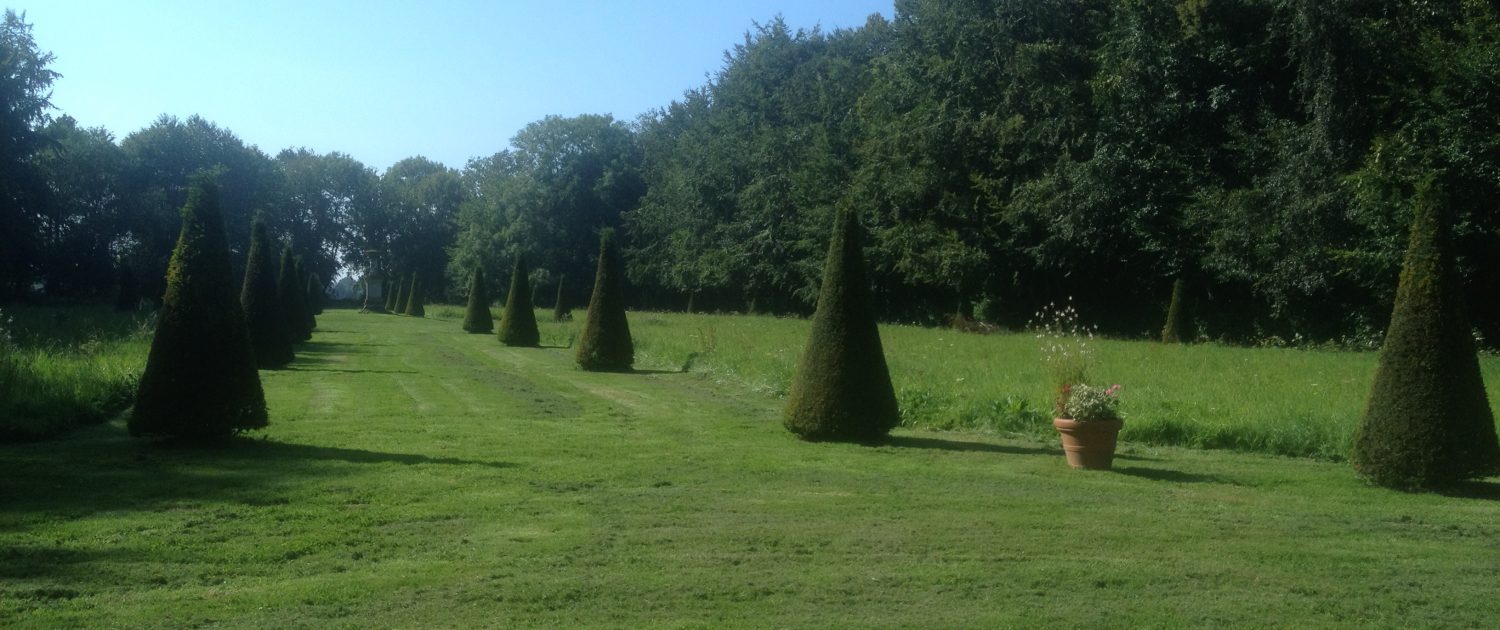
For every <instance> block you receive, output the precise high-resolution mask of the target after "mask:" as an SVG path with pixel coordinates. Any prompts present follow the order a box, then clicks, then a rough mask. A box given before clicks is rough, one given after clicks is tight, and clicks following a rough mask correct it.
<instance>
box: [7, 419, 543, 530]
mask: <svg viewBox="0 0 1500 630" xmlns="http://www.w3.org/2000/svg"><path fill="white" fill-rule="evenodd" d="M0 461H5V462H6V474H5V475H4V476H3V477H0V496H4V497H5V500H4V501H0V515H7V514H9V515H14V514H27V513H38V514H46V515H48V518H49V520H50V519H58V518H81V517H86V516H88V515H91V514H94V513H98V512H108V511H118V510H124V511H145V510H157V509H162V506H163V505H173V504H177V503H180V502H184V501H186V502H193V501H213V502H231V503H240V504H245V505H276V504H280V503H284V502H285V501H286V499H285V496H286V495H287V494H297V493H299V492H303V493H305V492H306V490H305V489H302V490H298V489H297V487H298V486H302V485H305V484H306V483H308V481H309V480H310V479H329V478H340V477H346V476H349V475H354V474H358V473H357V472H356V470H357V469H356V468H355V467H354V466H351V465H355V466H366V465H400V466H455V467H468V468H471V469H472V468H478V469H488V470H497V469H507V468H513V467H514V466H515V464H511V463H508V462H502V461H484V460H470V459H460V458H453V457H440V456H431V455H422V454H418V453H388V452H379V451H370V450H364V449H356V448H343V447H337V446H319V445H311V444H291V443H285V442H276V441H271V440H263V439H253V438H248V437H237V438H231V439H228V440H219V441H215V442H190V441H182V440H157V441H150V440H140V439H133V438H131V437H130V436H129V435H127V434H126V432H125V429H124V426H123V425H122V423H121V422H119V421H116V422H113V423H110V424H107V425H102V426H99V427H94V428H91V429H88V430H85V431H80V432H78V433H75V434H74V435H73V436H72V437H71V438H69V439H66V440H58V441H52V442H46V443H38V444H24V445H6V446H4V447H0ZM25 520H26V519H15V518H0V530H4V529H11V528H14V527H17V526H19V524H20V523H22V522H24V521H25Z"/></svg>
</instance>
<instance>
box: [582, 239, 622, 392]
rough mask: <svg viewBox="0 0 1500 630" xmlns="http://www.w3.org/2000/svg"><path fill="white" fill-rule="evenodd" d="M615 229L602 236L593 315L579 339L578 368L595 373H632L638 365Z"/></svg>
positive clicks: (590, 301)
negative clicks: (626, 311)
mask: <svg viewBox="0 0 1500 630" xmlns="http://www.w3.org/2000/svg"><path fill="white" fill-rule="evenodd" d="M622 271H623V270H622V269H620V255H619V253H618V252H617V251H615V233H614V230H609V229H606V230H604V231H603V233H602V234H600V235H599V267H598V270H597V271H595V273H594V293H593V295H592V296H591V297H590V298H589V314H588V316H587V319H586V320H585V321H584V324H583V333H582V335H581V336H580V337H579V338H578V355H577V358H578V366H579V367H581V368H583V369H585V370H589V371H591V372H629V371H630V366H631V365H633V364H634V363H635V344H634V342H632V341H631V339H630V322H629V321H627V320H626V319H625V286H624V282H625V279H624V274H623V273H622Z"/></svg>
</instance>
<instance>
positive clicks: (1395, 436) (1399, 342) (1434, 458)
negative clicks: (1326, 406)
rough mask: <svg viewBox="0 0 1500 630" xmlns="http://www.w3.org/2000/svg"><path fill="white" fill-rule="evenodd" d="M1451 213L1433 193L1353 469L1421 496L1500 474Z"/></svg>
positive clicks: (1424, 197)
mask: <svg viewBox="0 0 1500 630" xmlns="http://www.w3.org/2000/svg"><path fill="white" fill-rule="evenodd" d="M1451 221H1452V213H1451V211H1450V210H1449V209H1448V208H1447V203H1446V200H1444V199H1443V198H1442V197H1441V194H1440V193H1439V192H1437V191H1435V190H1434V189H1433V187H1432V185H1431V184H1430V183H1428V184H1424V185H1423V186H1422V187H1421V190H1419V191H1418V193H1417V204H1416V207H1415V216H1414V217H1413V220H1412V228H1411V240H1410V242H1409V244H1408V246H1407V250H1406V259H1405V261H1404V263H1403V264H1402V267H1401V280H1400V284H1399V285H1397V289H1396V304H1395V307H1394V308H1393V309H1392V311H1391V325H1390V328H1388V329H1387V330H1386V335H1385V345H1384V346H1383V347H1382V349H1381V351H1380V362H1379V364H1378V366H1377V367H1376V369H1375V381H1374V384H1373V385H1372V386H1371V388H1370V398H1369V400H1368V402H1367V403H1366V405H1365V413H1364V417H1363V418H1362V420H1361V422H1360V425H1359V427H1358V428H1357V429H1356V430H1355V432H1354V444H1353V451H1352V453H1351V454H1350V461H1351V462H1352V463H1353V464H1354V469H1355V470H1356V471H1358V473H1359V474H1360V475H1361V476H1363V477H1365V478H1366V479H1369V480H1370V481H1372V482H1374V483H1377V484H1380V485H1384V486H1392V487H1400V488H1417V487H1429V486H1434V485H1441V484H1445V483H1451V482H1454V481H1459V480H1463V479H1471V478H1475V477H1482V476H1486V475H1490V474H1494V473H1497V472H1500V443H1497V441H1496V436H1495V419H1494V417H1493V416H1492V415H1491V413H1490V405H1489V401H1488V399H1487V398H1486V396H1485V391H1484V381H1483V379H1482V378H1481V377H1480V374H1479V359H1478V357H1477V355H1476V354H1475V348H1474V338H1473V336H1472V332H1471V329H1470V328H1469V320H1468V314H1467V313H1466V312H1465V306H1464V302H1463V291H1462V286H1461V285H1460V284H1459V281H1458V275H1457V273H1456V271H1455V269H1454V263H1453V251H1452V245H1451V243H1450V240H1451V235H1450V234H1449V232H1450V230H1451V227H1450V223H1451Z"/></svg>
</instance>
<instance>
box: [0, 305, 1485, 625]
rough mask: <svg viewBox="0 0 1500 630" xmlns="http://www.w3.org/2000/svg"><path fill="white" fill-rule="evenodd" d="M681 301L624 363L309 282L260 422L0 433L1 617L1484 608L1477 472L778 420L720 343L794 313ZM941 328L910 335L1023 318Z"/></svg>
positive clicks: (1213, 615)
mask: <svg viewBox="0 0 1500 630" xmlns="http://www.w3.org/2000/svg"><path fill="white" fill-rule="evenodd" d="M678 317H679V316H654V315H649V314H635V315H634V319H633V320H632V325H633V327H634V329H635V330H636V331H637V333H636V334H637V338H638V340H640V342H641V344H642V347H643V350H642V357H641V363H642V366H641V367H643V368H648V370H647V371H645V372H642V373H636V374H605V373H591V372H583V371H580V370H578V369H576V367H575V366H574V364H573V359H572V356H571V353H570V352H569V351H568V350H567V349H566V348H562V347H545V348H540V349H535V348H507V347H504V346H502V345H501V344H500V343H499V342H498V341H497V340H496V339H495V338H494V336H493V335H469V334H466V333H463V332H462V331H461V330H460V329H459V326H458V322H457V321H453V320H448V319H445V318H441V317H433V318H428V319H413V318H404V317H394V316H388V315H371V314H358V313H355V312H353V311H338V310H334V311H329V312H327V313H325V315H324V316H323V317H321V318H320V320H319V324H320V326H319V330H318V332H316V333H315V334H314V338H313V340H312V341H311V342H309V343H307V344H304V345H303V346H302V347H301V351H300V352H299V354H298V359H297V361H296V362H295V363H294V364H293V365H292V366H291V367H290V369H286V370H278V371H265V372H261V377H262V381H263V384H264V386H265V390H266V395H267V400H268V404H269V406H270V410H271V425H270V426H269V427H268V428H267V429H265V430H263V431H256V432H252V433H250V434H248V435H247V436H245V437H242V438H239V439H236V440H232V441H229V442H226V443H223V444H219V445H203V444H197V445H193V444H180V443H173V442H153V441H144V440H131V439H130V438H128V437H126V435H125V433H124V428H123V423H122V422H120V421H118V420H117V421H114V422H110V423H107V424H104V425H99V426H95V427H92V428H87V429H84V430H82V431H79V432H77V433H74V434H71V435H69V436H68V437H67V438H66V439H63V440H56V441H53V442H47V443H28V444H9V445H0V461H4V462H6V466H7V474H5V475H3V476H0V497H3V500H0V626H4V627H23V628H24V627H182V626H216V627H228V628H238V627H318V628H325V627H326V628H365V627H517V626H536V625H557V626H568V627H573V626H614V627H640V626H647V625H650V626H676V627H723V626H756V627H766V626H772V627H829V626H840V627H850V626H859V627H865V626H868V627H913V626H919V627H955V626H961V627H1059V626H1061V627H1131V628H1134V627H1164V626H1168V627H1184V626H1187V627H1204V626H1255V627H1263V626H1285V627H1372V626H1375V627H1431V626H1456V627H1483V626H1488V625H1490V624H1492V623H1493V621H1494V619H1496V618H1500V599H1497V598H1495V597H1493V595H1494V585H1495V583H1496V581H1497V580H1500V550H1497V549H1496V547H1495V545H1494V544H1493V541H1494V540H1495V539H1496V536H1497V535H1500V525H1497V524H1500V484H1497V481H1496V480H1490V481H1488V482H1478V483H1472V484H1467V485H1464V486H1459V487H1455V488H1452V489H1451V490H1450V494H1449V495H1446V496H1445V495H1441V494H1406V493H1399V492H1392V491H1388V490H1383V489H1379V488H1374V487H1370V486H1367V485H1365V484H1362V483H1360V482H1359V481H1358V480H1357V479H1356V478H1355V477H1354V475H1353V474H1352V472H1351V471H1350V470H1349V468H1348V466H1347V465H1343V464H1336V463H1329V462H1322V461H1317V460H1314V459H1308V458H1296V459H1294V458H1284V457H1275V456H1268V455H1259V454H1239V453H1229V452H1224V451H1203V450H1192V449H1179V448H1172V447H1149V446H1144V445H1143V444H1141V443H1139V442H1135V443H1126V444H1125V445H1124V448H1123V451H1122V453H1121V456H1120V457H1119V459H1118V460H1117V462H1116V470H1115V471H1113V472H1083V471H1074V470H1071V469H1069V468H1068V467H1067V465H1066V464H1065V463H1064V461H1063V457H1062V455H1061V453H1060V451H1059V450H1058V449H1057V448H1056V447H1055V446H1054V445H1053V444H1052V442H1050V441H1049V442H1045V443H1040V442H1037V441H1036V440H1031V439H1022V440H1017V439H1011V438H1006V437H1001V436H995V435H985V434H980V433H955V432H932V431H926V430H914V429H909V428H900V429H897V431H896V433H895V435H894V436H893V439H891V440H890V441H889V442H888V443H886V444H884V445H880V446H858V445H848V444H835V443H825V444H816V443H804V442H800V441H798V440H796V439H795V438H794V437H792V436H791V435H790V434H788V433H787V432H786V431H785V430H784V429H783V428H782V427H781V425H780V401H779V399H777V398H776V396H775V387H774V386H770V385H768V386H767V387H762V388H755V389H751V388H747V387H743V386H741V385H740V384H739V382H740V381H739V379H742V378H756V374H757V373H756V372H754V371H747V372H743V373H741V372H734V373H728V372H720V371H718V370H720V369H721V368H719V367H718V366H719V365H720V364H719V363H717V362H718V361H723V360H724V358H723V357H724V356H726V355H729V356H733V355H732V354H731V350H733V352H743V353H757V352H768V350H767V349H766V343H765V340H763V339H762V340H759V341H757V340H756V338H754V337H752V336H749V335H751V333H750V332H747V331H764V330H767V329H772V330H781V329H782V328H783V327H785V330H786V331H794V330H796V329H797V328H798V327H799V326H800V323H799V322H788V321H781V320H764V321H759V320H756V319H753V318H752V319H750V321H749V323H750V324H752V325H749V326H747V327H746V328H745V329H743V330H741V329H737V328H734V327H732V326H731V325H729V324H728V323H726V322H736V321H741V320H734V319H732V318H730V319H720V318H712V317H707V316H702V317H693V318H684V319H678ZM674 321H678V322H691V323H692V324H693V325H695V326H702V327H704V328H705V330H706V329H710V328H711V329H713V330H714V332H713V333H711V334H712V335H714V336H716V337H715V338H716V339H717V342H716V343H717V347H712V348H709V349H708V351H707V354H705V355H703V358H702V359H699V360H698V361H702V363H696V362H695V365H694V367H693V372H690V373H686V374H683V373H672V372H673V371H674V370H675V369H676V368H677V367H680V365H677V366H674V365H673V364H674V363H678V362H680V361H682V360H683V359H684V358H685V357H684V356H683V355H682V354H681V353H680V352H679V351H677V350H673V348H678V347H681V348H684V349H685V348H688V347H691V346H692V345H693V344H696V343H705V342H704V341H702V340H697V341H695V340H693V339H692V335H693V333H690V332H688V331H690V330H693V329H692V328H677V329H676V333H675V334H674V333H673V331H674V326H673V322H674ZM547 326H549V327H550V328H551V329H552V333H551V334H553V335H554V337H553V338H552V339H553V340H554V341H555V340H559V339H562V338H565V337H566V334H567V332H566V331H567V329H568V327H567V326H566V325H554V324H547ZM888 331H889V332H892V333H893V334H890V335H888V339H890V340H891V344H890V345H891V346H892V354H893V355H894V356H901V355H902V354H903V353H904V352H909V351H903V350H901V349H900V348H901V347H902V345H903V344H905V343H908V342H907V341H904V339H905V338H906V337H907V336H908V335H915V336H917V337H918V338H922V339H933V338H936V337H937V336H943V338H944V339H948V337H946V336H945V335H946V333H942V332H938V331H917V330H903V329H896V330H894V331H891V330H890V329H888ZM703 334H710V333H703ZM786 334H791V333H790V332H788V333H786ZM741 335H746V336H743V337H742V336H741ZM952 340H953V344H954V345H953V346H952V347H951V348H952V349H947V348H949V346H947V345H944V346H941V348H944V349H945V350H943V351H942V352H941V354H939V351H938V349H936V348H934V349H933V350H931V351H930V352H931V354H930V355H929V357H931V358H930V359H929V361H931V362H939V361H938V360H940V359H944V358H951V359H953V362H957V360H958V359H961V358H964V357H968V356H973V355H974V354H975V353H980V352H999V351H1000V350H999V349H1001V348H1008V347H1009V346H1006V345H1003V344H1006V343H1014V344H1016V345H1017V346H1018V347H1019V346H1020V345H1021V342H1019V341H1017V340H1014V339H1005V338H1000V339H988V338H985V339H979V338H969V337H954V338H952ZM981 342H982V343H981ZM993 343H1000V344H1002V345H997V346H991V348H994V349H991V350H984V349H982V347H983V346H987V345H988V344H993ZM675 344H681V345H680V346H679V345H675ZM741 344H744V345H745V346H746V347H745V348H743V349H739V348H738V346H739V345H741ZM545 345H548V346H559V345H562V344H555V343H551V342H548V343H546V344H545ZM710 345H712V344H710ZM974 346H981V347H980V348H976V347H974ZM1195 350H1201V349H1197V348H1187V349H1175V350H1172V352H1190V353H1191V352H1193V351H1195ZM694 351H700V350H694ZM1016 351H1017V352H1019V350H1016ZM789 352H791V353H792V354H795V350H789ZM715 353H718V356H714V354H715ZM1028 354H1029V353H1028ZM914 356H919V355H914ZM1292 356H1294V357H1295V356H1300V355H1292ZM901 360H903V361H911V360H915V359H914V358H909V359H901ZM779 361H780V359H761V360H759V361H757V362H754V363H753V365H759V366H765V365H770V364H776V363H778V362H779ZM1026 361H1027V362H1028V363H1031V362H1034V360H1033V359H1030V358H1028V359H1026ZM700 365H702V366H706V367H704V368H703V370H704V371H702V372H699V371H698V370H699V366H700ZM953 369H960V368H953ZM1013 369H1017V370H1019V369H1021V368H1019V367H1015V368H1013ZM897 371H899V368H898V369H897ZM1003 373H1004V372H995V373H990V374H991V376H993V375H994V374H1003ZM741 374H748V375H750V376H748V377H745V376H741ZM947 374H948V373H947V372H940V371H936V370H934V372H933V375H932V376H930V377H929V378H930V379H932V380H933V381H934V382H935V381H936V380H937V379H942V378H947ZM709 375H717V376H714V377H710V376H709ZM1036 378H1037V379H1038V382H1039V379H1040V377H1036ZM1122 380H1123V379H1122ZM768 382H769V381H768ZM908 387H910V385H908ZM1022 393H1023V394H1024V393H1025V392H1022ZM1031 395H1036V396H1040V395H1041V393H1040V392H1032V393H1031Z"/></svg>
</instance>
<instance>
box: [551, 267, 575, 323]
mask: <svg viewBox="0 0 1500 630" xmlns="http://www.w3.org/2000/svg"><path fill="white" fill-rule="evenodd" d="M572 318H573V309H570V308H568V300H567V298H566V297H565V296H564V295H563V276H558V277H557V299H556V300H553V301H552V321H554V322H565V321H568V320H569V319H572Z"/></svg>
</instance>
